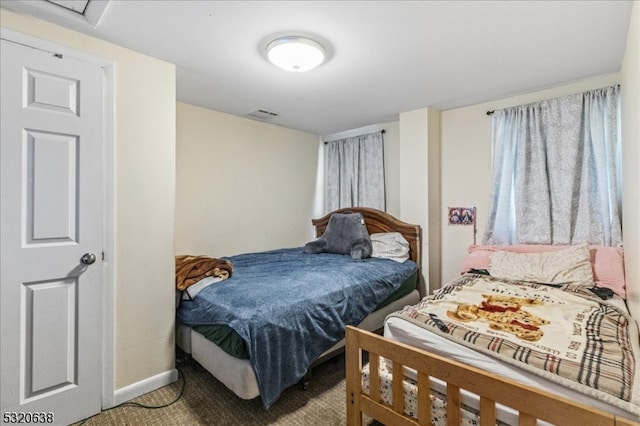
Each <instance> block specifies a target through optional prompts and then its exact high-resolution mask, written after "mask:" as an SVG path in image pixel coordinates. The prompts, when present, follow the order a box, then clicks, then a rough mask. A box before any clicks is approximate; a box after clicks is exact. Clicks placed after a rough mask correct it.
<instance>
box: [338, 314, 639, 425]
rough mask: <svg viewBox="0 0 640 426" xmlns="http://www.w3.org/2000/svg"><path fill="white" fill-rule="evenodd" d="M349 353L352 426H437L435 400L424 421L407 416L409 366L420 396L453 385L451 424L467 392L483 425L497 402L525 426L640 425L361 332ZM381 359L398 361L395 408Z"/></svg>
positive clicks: (350, 331) (421, 409)
mask: <svg viewBox="0 0 640 426" xmlns="http://www.w3.org/2000/svg"><path fill="white" fill-rule="evenodd" d="M345 350H346V354H345V363H346V367H345V368H346V391H347V425H349V426H361V425H362V415H363V414H366V415H367V416H369V417H371V418H373V419H376V420H377V421H379V422H382V423H383V424H385V425H394V426H405V425H406V426H409V425H412V426H413V425H431V401H430V398H419V399H418V419H414V418H413V417H409V416H407V415H405V414H404V413H403V410H404V406H403V405H404V396H403V377H402V376H403V374H402V373H403V366H406V367H408V368H412V369H414V370H415V371H416V372H417V379H418V381H417V382H418V385H417V386H418V395H420V394H423V395H425V394H427V395H428V394H429V376H431V377H436V378H438V379H440V380H442V381H444V382H446V383H447V424H448V425H456V426H457V425H460V391H461V389H466V390H468V391H470V392H473V393H475V394H476V395H479V396H480V424H481V425H482V426H486V425H492V426H495V424H496V403H500V404H503V405H506V406H508V407H511V408H513V409H515V410H517V411H518V412H519V413H520V414H519V422H520V423H519V424H520V425H521V426H526V425H536V419H540V420H544V421H548V422H551V423H553V424H558V425H563V426H564V425H576V426H584V425H596V424H597V425H612V426H613V425H617V426H632V425H635V426H638V425H640V423H637V422H634V421H632V420H629V419H626V418H621V417H619V416H615V415H613V414H610V413H607V412H605V411H602V410H597V409H594V408H591V407H589V406H586V405H583V404H578V403H575V402H573V401H571V400H568V399H565V398H562V397H559V396H555V395H552V394H550V393H547V392H544V391H541V390H538V389H535V388H532V387H529V386H525V385H522V384H519V383H517V382H514V381H511V380H508V379H505V378H502V377H500V376H497V375H494V374H491V373H487V372H485V371H483V370H480V369H477V368H474V367H470V366H467V365H464V364H461V363H459V362H456V361H452V360H449V359H446V358H444V357H441V356H438V355H434V354H431V353H429V352H426V351H424V350H421V349H418V348H415V347H412V346H409V345H406V344H403V343H401V342H396V341H393V340H390V339H387V338H385V337H381V336H379V335H376V334H373V333H370V332H367V331H365V330H361V329H358V328H355V327H351V326H348V327H347V329H346V349H345ZM363 355H368V359H369V383H370V390H371V392H370V395H369V394H366V393H364V392H363V390H362V366H363ZM379 357H384V358H387V359H389V360H391V361H392V362H393V381H392V383H393V384H392V395H393V396H392V400H393V405H392V406H390V405H387V404H385V403H383V402H381V398H380V376H379V372H378V367H379V362H380V358H379Z"/></svg>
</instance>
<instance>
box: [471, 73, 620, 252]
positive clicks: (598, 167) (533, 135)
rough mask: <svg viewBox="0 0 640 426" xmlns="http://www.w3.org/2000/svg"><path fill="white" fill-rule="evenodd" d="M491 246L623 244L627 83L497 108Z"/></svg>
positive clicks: (486, 240)
mask: <svg viewBox="0 0 640 426" xmlns="http://www.w3.org/2000/svg"><path fill="white" fill-rule="evenodd" d="M492 138H493V167H494V169H493V182H494V188H493V195H492V201H491V210H490V212H489V220H488V224H487V228H486V231H485V235H484V237H483V243H485V244H499V245H507V244H563V245H564V244H579V243H584V242H586V243H590V244H597V245H605V246H616V245H619V244H621V243H622V227H621V218H620V212H621V208H620V205H621V204H620V201H621V200H620V188H621V185H620V176H621V173H620V166H619V165H620V155H621V153H620V150H621V142H620V88H619V86H612V87H606V88H602V89H597V90H592V91H588V92H585V93H581V94H576V95H571V96H566V97H561V98H557V99H552V100H548V101H543V102H539V103H534V104H529V105H523V106H518V107H513V108H507V109H504V110H500V111H496V112H495V113H494V115H493V118H492Z"/></svg>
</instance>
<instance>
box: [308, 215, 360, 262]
mask: <svg viewBox="0 0 640 426" xmlns="http://www.w3.org/2000/svg"><path fill="white" fill-rule="evenodd" d="M371 251H372V248H371V238H369V231H368V230H367V226H366V225H365V223H364V218H363V217H362V214H361V213H353V212H344V213H334V214H332V215H331V217H330V218H329V223H328V224H327V229H325V231H324V234H322V236H321V237H320V238H318V239H317V240H315V241H311V242H309V243H307V244H305V246H304V252H305V253H311V254H315V253H338V254H350V255H351V258H352V259H356V260H360V259H366V258H368V257H371Z"/></svg>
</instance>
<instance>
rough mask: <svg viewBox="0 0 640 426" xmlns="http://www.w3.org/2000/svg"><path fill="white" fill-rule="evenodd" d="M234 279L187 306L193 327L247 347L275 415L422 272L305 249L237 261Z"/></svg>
mask: <svg viewBox="0 0 640 426" xmlns="http://www.w3.org/2000/svg"><path fill="white" fill-rule="evenodd" d="M226 259H229V260H230V261H231V262H232V263H233V266H234V271H233V275H232V277H231V278H229V279H227V280H224V281H221V282H218V283H215V284H212V285H210V286H209V287H207V288H206V289H204V290H202V291H201V292H200V293H199V294H198V296H197V297H196V298H195V299H194V300H193V301H183V302H182V304H181V306H180V309H179V311H178V318H179V319H180V321H182V322H183V323H185V324H187V325H207V324H209V325H212V324H226V325H228V326H229V327H231V328H233V329H234V330H235V331H236V332H237V333H238V334H239V335H240V337H241V338H242V339H243V340H244V341H245V342H246V345H247V351H248V353H249V357H250V361H251V365H252V366H253V369H254V371H255V374H256V378H257V381H258V387H259V389H260V395H261V397H262V402H263V404H264V406H265V407H266V408H269V407H270V406H271V405H272V404H273V403H274V402H275V401H276V400H277V399H278V397H279V396H280V394H281V393H282V391H283V390H284V389H286V388H287V387H289V386H291V385H293V384H295V383H297V382H298V381H299V380H300V379H302V378H303V377H304V375H305V373H306V372H307V370H308V369H309V367H310V366H311V364H312V363H313V362H314V361H315V360H316V359H317V358H318V357H319V356H320V355H321V354H322V353H323V352H324V351H326V350H327V349H329V348H330V347H331V346H333V345H334V344H335V343H336V342H338V341H339V340H340V339H342V338H343V337H344V328H345V326H346V325H357V324H359V323H360V322H361V321H362V320H363V319H364V317H366V316H367V315H368V314H369V313H371V312H372V311H374V310H375V308H376V306H377V305H378V304H380V303H381V302H383V301H384V300H385V299H386V298H387V297H388V296H390V295H391V294H392V293H393V292H394V291H395V290H396V289H398V288H399V287H400V285H401V284H402V283H403V282H404V281H405V280H406V279H407V278H409V277H410V276H411V275H412V274H413V273H414V272H415V271H416V270H417V266H416V264H415V263H414V262H412V261H410V260H409V261H406V262H405V263H398V262H394V261H393V260H389V259H378V258H376V259H365V260H352V259H351V257H350V256H348V255H341V254H330V253H321V254H306V253H304V252H303V251H302V248H291V249H281V250H273V251H267V252H262V253H249V254H242V255H238V256H231V257H228V258H226Z"/></svg>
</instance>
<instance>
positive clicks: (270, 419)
mask: <svg viewBox="0 0 640 426" xmlns="http://www.w3.org/2000/svg"><path fill="white" fill-rule="evenodd" d="M177 359H178V368H179V371H180V372H181V378H180V379H179V380H178V381H177V382H176V383H173V384H171V385H169V386H165V387H163V388H161V389H158V390H156V391H153V392H151V393H148V394H146V395H142V396H141V397H138V398H136V399H134V400H133V401H132V402H135V403H138V404H143V405H146V406H153V407H157V406H163V405H166V404H169V403H171V402H172V401H174V400H176V398H178V396H179V395H180V392H181V389H182V388H183V384H184V391H183V393H182V396H180V398H179V399H178V400H177V401H176V402H175V403H173V404H171V405H169V406H167V407H164V408H156V409H150V408H142V407H137V406H135V407H132V406H120V407H117V408H113V409H110V410H107V411H103V412H102V413H100V414H98V415H96V416H94V417H90V418H88V419H86V420H84V421H83V422H81V423H78V425H82V426H84V425H87V426H94V425H180V426H183V425H242V426H252V425H286V426H296V425H300V426H308V425H313V426H334V425H335V426H338V425H339V426H342V425H345V424H346V420H345V419H346V395H345V381H344V357H343V356H338V357H337V358H336V359H334V360H331V361H328V362H326V363H324V364H322V365H319V366H317V367H315V368H314V369H313V374H312V376H311V381H310V382H309V386H308V388H307V389H306V390H302V389H301V388H299V387H297V386H293V387H292V388H289V389H287V390H286V391H285V392H284V393H283V394H282V396H281V397H280V399H278V401H277V402H276V403H275V404H274V405H273V406H272V407H271V408H270V409H269V410H265V409H264V408H263V406H262V403H261V401H260V398H256V399H254V400H250V401H245V400H242V399H240V398H238V397H237V396H236V395H235V394H234V393H233V392H231V391H229V390H228V389H227V388H226V387H225V386H224V385H223V384H221V383H220V382H218V381H217V380H216V379H215V378H213V376H211V374H209V373H208V372H207V371H206V370H205V369H204V368H202V367H201V366H200V365H199V364H197V363H196V362H195V361H193V360H192V359H191V358H186V359H185V357H184V356H178V358H177ZM365 424H371V425H372V426H373V424H376V423H370V422H368V421H365ZM378 425H379V424H378Z"/></svg>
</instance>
